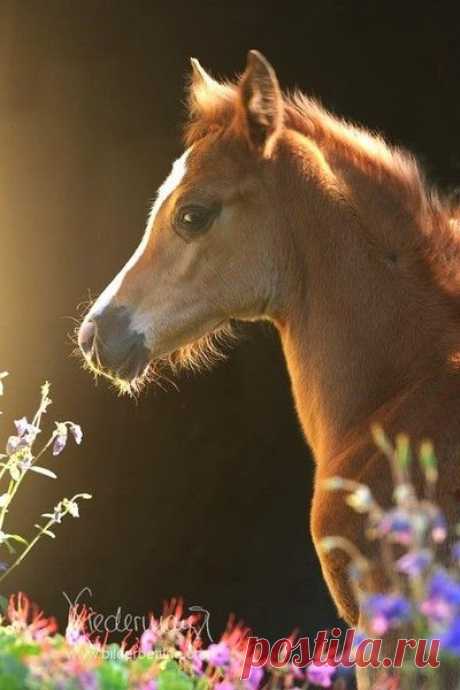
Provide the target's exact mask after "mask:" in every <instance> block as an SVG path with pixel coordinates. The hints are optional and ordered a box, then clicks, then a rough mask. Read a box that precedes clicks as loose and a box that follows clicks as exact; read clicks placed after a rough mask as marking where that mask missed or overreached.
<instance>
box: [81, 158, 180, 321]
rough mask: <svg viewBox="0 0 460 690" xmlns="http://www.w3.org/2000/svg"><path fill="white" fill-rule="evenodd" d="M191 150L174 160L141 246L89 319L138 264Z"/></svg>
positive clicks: (98, 300) (105, 303) (107, 289)
mask: <svg viewBox="0 0 460 690" xmlns="http://www.w3.org/2000/svg"><path fill="white" fill-rule="evenodd" d="M190 151H191V147H190V148H188V149H187V150H186V151H185V153H183V154H182V156H181V157H180V158H178V159H177V160H176V161H174V163H173V166H172V170H171V172H170V174H169V176H168V177H167V178H166V180H165V181H164V182H163V184H162V185H161V187H160V188H159V190H158V192H157V196H156V199H155V201H154V203H153V205H152V209H151V211H150V214H149V218H148V221H147V227H146V229H145V232H144V235H143V237H142V240H141V242H140V244H139V246H138V247H137V249H136V251H135V252H134V254H133V255H132V257H131V258H130V259H129V261H127V263H126V264H125V265H124V266H123V268H122V269H121V271H120V272H119V273H118V274H117V275H116V276H115V278H114V279H113V280H112V282H111V283H109V285H108V286H107V287H106V288H105V290H104V291H103V292H101V294H100V295H99V297H98V298H97V300H96V302H95V303H94V304H93V306H92V307H91V310H90V312H89V314H88V316H87V319H91V318H93V317H95V316H98V315H99V314H101V313H102V312H103V311H104V309H105V308H106V307H107V306H108V305H109V304H110V302H111V301H112V300H113V298H114V297H115V295H116V294H117V292H118V290H119V289H120V287H121V284H122V282H123V279H124V277H125V275H126V274H127V273H128V271H129V270H131V268H133V266H135V265H136V263H137V262H138V260H139V259H140V258H141V256H142V254H143V253H144V250H145V248H146V247H147V244H148V241H149V238H150V233H151V232H152V227H153V224H154V221H155V216H156V215H157V213H158V211H159V209H160V208H161V206H162V205H163V203H164V202H165V201H166V199H167V198H168V197H169V196H170V195H171V194H172V193H173V191H174V190H175V189H176V188H177V187H178V186H179V185H180V183H181V182H182V179H183V178H184V176H185V173H186V172H187V165H186V163H187V158H188V156H189V154H190Z"/></svg>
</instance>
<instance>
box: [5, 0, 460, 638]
mask: <svg viewBox="0 0 460 690" xmlns="http://www.w3.org/2000/svg"><path fill="white" fill-rule="evenodd" d="M402 5H403V4H402V3H400V6H399V7H398V6H394V7H392V6H391V5H389V4H388V3H381V4H379V3H375V4H374V5H372V3H371V6H370V5H369V4H368V3H366V4H364V3H357V2H353V3H351V2H349V3H347V2H330V1H325V0H323V1H322V2H321V3H320V2H304V3H302V6H303V10H302V12H301V13H300V10H299V3H296V4H295V5H294V4H292V5H290V4H289V3H286V2H283V3H280V4H279V6H278V9H277V10H274V9H272V8H271V7H270V6H269V5H267V4H266V3H262V2H260V3H258V2H244V3H243V2H236V1H233V2H220V3H219V2H204V1H203V2H200V3H197V2H183V3H177V2H176V3H173V2H139V1H132V0H125V1H124V2H115V1H112V2H99V1H96V0H95V1H94V2H80V1H78V2H77V0H73V2H65V1H64V0H60V1H58V2H48V1H47V0H35V1H33V2H30V1H27V0H16V1H15V2H9V1H8V0H6V1H5V0H2V1H1V3H0V237H1V265H0V369H8V370H9V371H10V372H11V376H10V379H9V380H8V381H7V396H6V398H4V399H3V401H2V403H3V409H4V411H5V414H4V417H3V420H2V428H1V432H2V434H4V436H6V434H7V430H8V425H9V424H10V422H11V420H12V418H17V417H19V416H22V415H23V414H29V413H30V411H31V410H32V409H33V406H34V404H35V401H36V399H37V395H38V388H39V385H40V383H41V382H42V381H43V380H44V379H45V378H47V379H49V380H50V381H52V383H53V385H54V396H53V397H54V398H55V406H54V408H52V410H51V412H50V415H49V416H50V421H51V420H52V419H54V418H55V417H58V418H65V419H74V420H76V421H79V422H80V423H81V424H82V426H83V428H84V431H85V442H84V446H83V447H82V448H81V449H78V450H77V449H75V448H74V447H73V448H72V449H71V450H69V451H68V452H67V454H66V455H63V456H61V457H60V458H59V459H58V460H56V461H54V460H53V461H52V465H56V467H57V468H58V472H59V474H60V477H59V480H58V481H57V482H52V481H50V480H47V479H44V478H41V477H38V476H37V477H34V478H33V479H32V481H30V482H29V483H28V485H26V486H25V487H24V491H23V494H22V497H20V498H19V499H18V507H17V509H16V511H13V514H12V515H11V520H12V522H13V521H14V527H15V528H17V529H19V530H22V531H23V532H24V533H27V531H28V528H30V531H33V529H32V524H33V523H34V522H35V521H36V519H37V517H38V515H39V514H40V513H41V512H43V511H45V510H47V509H49V508H50V507H51V506H52V505H54V503H55V502H56V500H57V499H58V498H60V497H61V496H63V495H71V494H72V493H73V492H75V491H79V490H86V491H90V492H92V493H93V494H94V499H93V500H92V501H91V502H89V503H87V504H84V506H83V507H82V517H81V518H80V520H78V521H75V520H72V519H71V518H69V519H68V520H67V521H66V523H65V524H63V525H62V526H61V527H60V528H59V534H58V538H57V540H56V542H51V541H46V540H45V541H44V542H43V543H42V544H41V545H40V546H39V547H38V548H37V550H36V551H35V553H34V554H33V555H31V556H30V558H29V559H28V562H25V563H24V565H23V566H21V568H20V569H18V570H17V572H15V573H14V575H12V576H11V577H10V579H9V580H8V581H6V582H5V586H4V587H3V588H2V591H3V592H4V593H7V592H9V591H17V590H18V589H22V590H24V591H26V592H28V593H29V594H30V596H31V597H32V598H33V599H34V600H36V601H37V602H39V603H40V604H41V606H43V607H44V609H45V610H46V611H47V612H50V613H56V614H58V615H59V616H60V617H61V620H63V619H64V618H65V612H66V607H67V604H66V601H65V599H64V597H63V595H62V591H63V590H64V591H66V592H67V593H68V594H69V595H70V596H71V597H74V596H76V594H77V593H78V592H79V590H81V589H82V588H83V587H85V586H89V587H91V589H92V590H93V595H94V596H93V599H92V600H91V599H89V597H88V596H86V597H85V600H86V601H87V602H89V603H91V604H92V605H93V606H94V607H95V608H97V609H98V610H100V611H103V612H105V613H106V614H110V613H112V612H115V611H116V609H117V608H118V606H121V607H122V608H123V611H124V612H125V613H132V614H137V615H141V614H143V613H145V612H147V611H148V610H150V609H155V610H157V611H158V609H159V608H160V607H161V603H162V601H163V600H164V599H165V598H169V597H171V596H174V595H182V596H183V597H184V598H185V600H186V602H187V603H188V604H199V605H201V606H204V607H206V608H208V609H209V610H210V612H211V614H212V618H211V628H212V630H213V631H214V633H217V632H218V631H219V630H220V629H221V628H222V626H223V625H224V623H225V620H226V618H227V615H228V613H229V612H231V611H233V612H235V613H236V614H237V616H238V617H241V618H244V619H245V620H246V621H247V622H248V623H249V624H250V625H251V626H252V627H253V629H254V630H255V631H256V632H257V633H258V634H264V635H266V636H268V637H270V638H275V637H277V636H279V635H282V634H286V633H289V632H290V631H291V630H292V628H293V627H295V626H298V627H299V628H300V630H301V631H303V632H307V633H313V632H314V631H315V630H317V629H318V628H323V627H325V626H328V625H331V624H333V623H334V621H335V614H334V608H333V606H332V604H331V602H330V599H329V596H328V594H327V592H326V589H325V586H324V585H323V583H322V581H321V576H320V571H319V566H318V562H317V559H316V556H315V554H314V552H313V549H312V544H311V542H310V539H309V536H308V518H307V515H308V507H309V503H310V499H311V490H312V468H313V465H312V461H311V459H310V458H309V454H308V450H307V448H306V446H305V444H304V442H303V439H302V437H301V433H300V431H299V427H298V424H297V421H296V418H295V414H294V411H293V404H292V400H291V396H290V391H289V382H288V379H287V376H286V371H285V367H284V363H283V360H282V356H281V352H280V348H279V344H278V340H277V336H276V334H275V333H274V332H272V331H270V329H269V328H268V327H266V326H264V327H257V326H254V327H245V329H244V337H243V339H242V342H241V343H240V344H239V345H238V346H237V347H236V348H235V350H234V351H233V353H232V354H231V356H230V358H229V360H228V361H227V363H225V364H222V365H220V366H218V367H217V368H216V369H215V370H214V371H213V372H212V373H207V374H203V375H201V376H198V377H191V376H182V377H181V378H180V380H179V381H178V384H179V391H175V390H174V389H171V390H169V391H167V392H163V391H161V390H159V389H155V390H150V391H148V392H147V393H146V394H145V395H144V396H143V397H142V398H141V399H140V400H139V402H138V403H135V402H133V401H131V400H129V399H127V398H117V397H116V396H115V395H114V393H113V392H112V391H111V390H109V388H108V386H106V385H105V383H103V382H102V383H100V384H99V385H98V386H97V387H95V386H94V384H93V382H92V380H91V378H90V377H89V376H88V375H87V374H86V373H85V372H83V371H82V370H81V368H80V367H79V363H78V361H77V360H75V359H73V358H71V356H70V354H71V351H72V345H71V343H70V341H69V339H68V333H69V332H71V330H72V328H73V324H72V321H71V320H70V319H69V318H68V317H72V316H73V317H75V316H76V315H77V309H76V307H77V305H78V304H79V303H80V302H81V301H84V300H86V299H87V298H88V294H89V292H88V291H90V293H91V294H92V295H93V296H95V295H97V293H98V292H99V291H100V290H101V289H102V288H103V287H105V285H106V284H107V283H108V281H109V280H110V279H111V278H112V277H113V275H114V274H115V273H116V272H118V270H119V268H120V267H121V266H122V264H124V263H125V261H126V259H127V258H128V257H129V255H130V254H131V252H132V250H133V249H134V248H135V246H136V245H137V243H138V241H139V239H140V236H141V233H142V231H143V227H144V223H145V219H146V214H147V210H148V207H149V204H150V201H151V200H152V198H153V195H154V192H155V190H156V188H157V187H158V185H159V184H160V183H161V182H162V180H163V179H164V178H165V176H166V174H167V173H168V172H169V168H170V164H171V161H172V160H173V159H175V158H176V157H177V155H179V154H180V152H181V143H180V125H181V121H182V119H183V115H184V111H183V106H182V102H183V84H184V79H185V75H186V73H187V71H188V69H189V65H188V58H189V56H196V57H198V58H199V59H200V61H201V62H202V64H203V65H204V66H205V67H207V68H209V69H210V70H211V71H212V72H213V73H214V74H216V75H226V76H231V75H232V74H234V73H235V72H238V71H241V70H242V69H243V68H244V63H245V55H246V52H247V50H248V49H250V48H258V49H259V50H261V51H262V52H264V53H265V54H266V56H267V57H268V58H269V59H270V61H271V62H272V63H273V65H274V66H275V67H276V69H277V72H278V76H279V78H280V81H281V83H282V84H283V85H284V86H286V87H293V86H295V85H297V86H300V87H301V88H302V89H304V90H305V91H306V92H308V93H309V94H313V95H316V96H318V97H320V98H321V99H322V100H323V102H324V103H325V104H326V105H327V106H329V107H330V108H332V109H333V110H335V111H336V112H338V113H340V114H343V115H344V116H347V117H349V118H352V119H356V120H357V121H358V122H361V123H363V124H365V125H366V126H368V127H370V128H372V129H378V130H380V131H382V132H384V133H385V134H386V135H387V136H388V137H389V139H390V140H391V141H393V142H396V143H401V144H403V145H404V146H406V147H408V148H410V149H412V150H413V151H415V152H416V153H417V154H418V155H419V156H420V157H421V159H422V161H423V162H424V164H425V166H426V168H427V170H428V173H429V175H430V177H431V178H432V179H433V180H434V181H435V182H436V183H438V184H440V185H441V186H442V187H443V188H444V189H453V188H454V187H455V184H457V183H458V182H459V177H460V153H459V152H460V146H459V144H460V135H459V129H460V95H459V94H460V78H459V77H460V70H459V65H460V61H459V57H460V54H459V52H460V51H459V38H460V34H459V31H458V28H457V26H458V24H457V22H456V21H455V17H454V16H453V15H452V16H451V15H450V14H449V7H450V6H449V5H447V4H444V5H443V4H441V5H439V4H436V5H435V4H434V3H433V6H432V9H423V8H422V6H421V5H420V4H417V5H415V4H414V5H413V7H414V12H413V13H410V11H408V7H409V6H408V5H406V12H407V16H402V14H401V7H402ZM451 6H452V7H453V6H454V3H452V5H451ZM440 8H442V11H441V9H440ZM7 526H8V524H7ZM30 531H29V533H30Z"/></svg>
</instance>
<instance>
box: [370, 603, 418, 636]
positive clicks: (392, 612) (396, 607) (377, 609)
mask: <svg viewBox="0 0 460 690" xmlns="http://www.w3.org/2000/svg"><path fill="white" fill-rule="evenodd" d="M364 611H365V612H366V614H367V615H368V616H369V617H370V618H371V629H372V632H374V633H376V634H382V635H383V634H385V633H386V632H387V630H388V629H389V628H391V627H394V626H396V625H398V624H399V623H400V622H401V621H403V620H404V619H406V618H407V617H408V616H409V614H410V604H409V602H408V601H407V599H405V598H404V597H402V596H399V595H397V594H372V595H371V596H369V597H367V599H366V600H365V602H364Z"/></svg>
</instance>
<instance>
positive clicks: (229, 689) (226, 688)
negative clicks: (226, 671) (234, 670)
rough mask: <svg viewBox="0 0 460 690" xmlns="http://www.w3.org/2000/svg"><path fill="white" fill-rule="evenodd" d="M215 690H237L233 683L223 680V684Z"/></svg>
mask: <svg viewBox="0 0 460 690" xmlns="http://www.w3.org/2000/svg"><path fill="white" fill-rule="evenodd" d="M214 690H236V687H235V685H234V684H233V683H230V681H229V680H223V681H222V682H221V683H217V685H215V686H214Z"/></svg>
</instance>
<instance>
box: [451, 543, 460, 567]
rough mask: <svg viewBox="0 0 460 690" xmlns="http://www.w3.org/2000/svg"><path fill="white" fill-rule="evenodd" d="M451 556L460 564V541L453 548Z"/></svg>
mask: <svg viewBox="0 0 460 690" xmlns="http://www.w3.org/2000/svg"><path fill="white" fill-rule="evenodd" d="M451 554H452V558H453V560H454V561H457V562H460V541H456V542H455V544H454V545H453V546H452V549H451Z"/></svg>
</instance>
